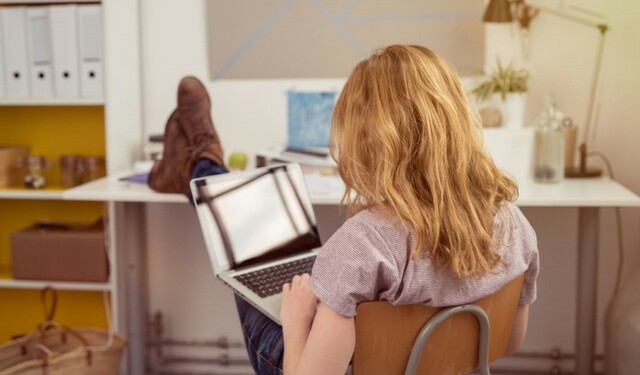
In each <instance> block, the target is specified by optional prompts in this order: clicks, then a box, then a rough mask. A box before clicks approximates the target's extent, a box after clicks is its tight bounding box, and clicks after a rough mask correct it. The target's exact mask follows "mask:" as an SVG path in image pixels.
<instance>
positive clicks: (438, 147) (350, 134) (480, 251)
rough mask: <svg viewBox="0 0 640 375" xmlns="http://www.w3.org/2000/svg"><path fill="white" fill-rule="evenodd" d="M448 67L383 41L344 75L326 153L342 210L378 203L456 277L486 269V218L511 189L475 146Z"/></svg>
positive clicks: (492, 260)
mask: <svg viewBox="0 0 640 375" xmlns="http://www.w3.org/2000/svg"><path fill="white" fill-rule="evenodd" d="M481 134H482V133H481V124H480V121H479V119H478V117H477V116H476V115H474V114H473V113H472V111H471V110H470V108H469V105H468V102H467V97H466V94H465V91H464V90H463V88H462V85H461V83H460V80H459V78H458V75H457V73H456V72H455V70H454V69H453V68H452V67H451V66H449V64H448V63H446V62H445V61H444V60H443V59H442V58H440V57H439V56H438V55H436V54H435V53H434V52H432V51H431V50H429V49H427V48H425V47H421V46H412V45H392V46H389V47H386V48H384V49H381V50H378V51H376V52H374V53H373V54H372V55H371V56H370V57H369V58H368V59H366V60H364V61H362V62H360V63H359V64H358V65H357V66H356V67H355V68H354V70H353V71H352V72H351V75H350V77H349V79H348V80H347V82H346V84H345V86H344V88H343V90H342V92H341V94H340V97H339V98H338V101H337V103H336V107H335V109H334V112H333V119H332V126H331V155H332V157H333V158H334V159H335V160H336V162H337V164H338V171H339V173H340V176H341V177H342V179H343V180H344V182H345V184H346V191H345V194H344V196H343V198H342V203H343V204H347V205H348V207H349V208H350V211H351V212H352V213H353V212H357V211H360V210H362V209H364V208H370V207H374V206H377V207H382V208H383V211H384V212H389V213H394V212H395V214H396V215H398V216H400V217H401V218H402V219H404V221H405V222H406V223H407V224H408V225H409V226H410V227H411V228H412V229H413V230H414V231H415V234H416V245H415V248H414V249H412V255H411V257H412V258H413V259H416V258H417V257H419V256H421V254H428V255H429V256H430V257H431V258H432V259H433V260H434V261H435V262H436V263H437V264H440V265H445V266H449V267H450V268H451V271H452V272H453V273H454V274H455V275H456V276H457V277H470V276H473V275H482V274H484V273H485V272H493V269H494V267H495V266H496V265H497V264H499V263H500V262H501V259H500V256H499V255H498V254H496V253H495V252H494V251H493V249H492V235H493V233H492V232H493V215H494V214H495V213H496V212H497V211H498V208H499V207H500V206H501V205H502V204H504V203H505V202H509V201H513V200H515V199H516V197H517V195H518V188H517V185H516V183H515V181H514V180H513V179H512V178H510V177H509V176H508V175H506V174H505V173H503V172H502V171H501V170H500V169H498V167H497V166H496V165H495V163H494V162H493V160H492V159H491V157H490V156H489V154H488V153H487V152H486V151H485V150H484V148H483V141H482V135H481Z"/></svg>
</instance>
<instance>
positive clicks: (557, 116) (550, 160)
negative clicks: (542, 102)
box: [533, 99, 565, 182]
mask: <svg viewBox="0 0 640 375" xmlns="http://www.w3.org/2000/svg"><path fill="white" fill-rule="evenodd" d="M561 115H562V114H561V113H559V112H558V111H557V110H556V108H555V105H554V104H553V103H551V102H550V100H549V99H547V104H546V108H545V110H544V112H543V113H542V115H541V116H540V118H539V119H538V121H537V123H536V128H535V141H534V152H535V155H534V168H533V179H534V180H535V181H536V182H560V181H562V180H563V179H564V162H565V154H564V148H565V144H564V143H565V142H564V131H563V129H562V126H561Z"/></svg>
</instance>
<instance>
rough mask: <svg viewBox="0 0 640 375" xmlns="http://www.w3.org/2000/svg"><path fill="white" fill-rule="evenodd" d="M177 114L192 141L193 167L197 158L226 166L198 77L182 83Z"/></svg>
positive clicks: (189, 78)
mask: <svg viewBox="0 0 640 375" xmlns="http://www.w3.org/2000/svg"><path fill="white" fill-rule="evenodd" d="M177 111H178V122H179V124H180V128H181V129H182V131H183V132H184V134H185V135H186V136H187V139H188V140H189V149H188V158H189V160H190V161H191V167H193V165H194V164H195V162H196V161H197V160H198V159H210V160H211V161H213V162H214V163H216V164H218V165H222V166H224V153H223V151H222V145H221V144H220V138H219V137H218V133H217V132H216V129H215V127H214V125H213V120H212V119H211V101H210V100H209V95H208V94H207V89H206V88H205V87H204V85H203V84H202V82H200V81H199V80H198V79H197V78H195V77H191V76H189V77H185V78H183V79H182V80H181V81H180V84H179V85H178V108H177ZM189 170H191V168H189Z"/></svg>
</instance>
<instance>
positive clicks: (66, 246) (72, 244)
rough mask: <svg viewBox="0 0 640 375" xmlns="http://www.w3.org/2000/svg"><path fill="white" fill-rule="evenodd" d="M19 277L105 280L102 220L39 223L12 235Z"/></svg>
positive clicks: (15, 270)
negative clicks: (88, 222) (96, 221)
mask: <svg viewBox="0 0 640 375" xmlns="http://www.w3.org/2000/svg"><path fill="white" fill-rule="evenodd" d="M11 253H12V262H11V263H12V264H11V270H12V273H13V277H14V279H17V280H51V281H80V282H82V281H84V282H106V281H107V279H108V276H109V264H108V259H107V253H106V250H105V236H104V229H103V225H102V222H98V223H96V224H92V225H80V224H60V223H39V224H36V225H34V226H32V227H30V228H27V229H24V230H21V231H18V232H15V233H13V234H12V235H11Z"/></svg>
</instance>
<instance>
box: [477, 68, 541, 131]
mask: <svg viewBox="0 0 640 375" xmlns="http://www.w3.org/2000/svg"><path fill="white" fill-rule="evenodd" d="M529 77H530V76H529V72H528V71H527V70H526V69H523V68H516V67H514V65H513V64H509V65H507V66H503V65H502V63H501V62H500V59H498V60H497V64H496V68H495V69H494V70H493V71H492V72H491V74H490V75H488V76H485V77H484V78H483V79H482V80H481V81H480V82H478V84H477V85H476V86H475V87H474V88H473V89H472V90H471V93H472V94H473V95H474V96H475V97H476V100H477V101H478V102H479V103H480V108H481V111H482V108H497V109H498V110H499V111H500V112H501V115H502V119H501V123H502V126H504V127H506V128H521V127H523V126H524V107H525V102H526V93H527V90H528V88H529Z"/></svg>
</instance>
